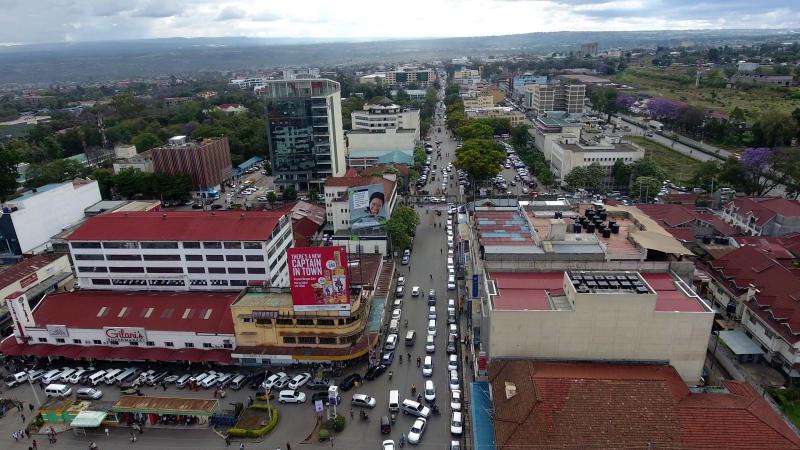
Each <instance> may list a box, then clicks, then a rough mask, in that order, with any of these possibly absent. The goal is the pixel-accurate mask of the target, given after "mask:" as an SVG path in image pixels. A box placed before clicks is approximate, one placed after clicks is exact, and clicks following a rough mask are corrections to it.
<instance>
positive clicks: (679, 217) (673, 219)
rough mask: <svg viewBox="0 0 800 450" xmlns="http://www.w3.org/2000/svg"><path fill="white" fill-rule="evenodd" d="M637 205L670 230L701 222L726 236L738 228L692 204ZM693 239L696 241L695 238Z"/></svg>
mask: <svg viewBox="0 0 800 450" xmlns="http://www.w3.org/2000/svg"><path fill="white" fill-rule="evenodd" d="M636 207H637V208H639V210H640V211H642V212H643V213H645V214H647V215H648V216H649V217H650V218H651V219H653V220H655V221H656V222H658V224H659V225H661V226H662V227H664V228H665V229H667V230H668V231H669V229H670V228H688V227H691V226H692V225H693V224H695V223H700V224H705V225H707V226H710V227H712V228H714V229H715V230H716V231H717V232H718V233H720V234H722V235H724V236H732V235H734V234H735V233H736V230H734V229H733V227H731V226H730V225H728V224H727V223H725V221H724V220H722V219H721V218H719V217H717V216H716V215H714V214H712V213H706V212H701V211H697V210H695V209H694V207H692V206H687V205H678V204H641V205H636ZM676 237H678V236H676ZM680 237H684V238H685V237H688V235H681V236H680ZM680 237H679V238H680ZM691 240H692V241H694V238H692V239H691Z"/></svg>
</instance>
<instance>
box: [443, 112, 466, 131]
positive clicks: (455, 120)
mask: <svg viewBox="0 0 800 450" xmlns="http://www.w3.org/2000/svg"><path fill="white" fill-rule="evenodd" d="M465 120H466V118H465V117H464V113H462V112H460V111H455V112H452V113H450V114H448V115H447V127H448V128H450V129H451V130H455V129H458V127H460V126H461V124H462V123H464V121H465Z"/></svg>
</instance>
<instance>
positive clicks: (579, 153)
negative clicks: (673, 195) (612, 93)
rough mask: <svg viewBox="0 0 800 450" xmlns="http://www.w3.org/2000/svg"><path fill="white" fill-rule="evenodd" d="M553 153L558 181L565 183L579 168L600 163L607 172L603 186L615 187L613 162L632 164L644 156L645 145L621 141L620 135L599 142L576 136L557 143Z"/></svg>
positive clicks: (554, 145) (552, 162) (551, 165)
mask: <svg viewBox="0 0 800 450" xmlns="http://www.w3.org/2000/svg"><path fill="white" fill-rule="evenodd" d="M552 150H553V151H552V154H551V155H550V170H551V171H552V172H553V176H554V177H555V178H556V180H560V181H561V182H562V184H563V182H564V179H565V178H566V177H567V175H569V173H570V172H572V171H573V170H574V169H576V168H578V167H587V166H590V165H592V164H598V165H600V167H602V168H603V170H604V171H605V178H604V179H603V181H602V182H603V189H610V188H612V187H613V186H614V176H613V174H612V171H613V169H614V163H616V162H617V161H622V162H624V163H625V164H631V163H632V162H634V161H637V160H640V159H642V158H644V148H642V147H640V146H638V145H636V144H633V143H630V142H620V141H619V138H617V137H604V138H602V139H600V140H596V141H582V140H580V139H576V138H574V137H566V136H565V137H563V138H561V140H559V141H557V142H554V143H553V147H552Z"/></svg>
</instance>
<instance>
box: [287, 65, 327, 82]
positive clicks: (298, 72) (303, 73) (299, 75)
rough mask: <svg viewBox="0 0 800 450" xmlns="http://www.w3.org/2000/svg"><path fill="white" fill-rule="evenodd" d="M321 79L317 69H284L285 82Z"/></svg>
mask: <svg viewBox="0 0 800 450" xmlns="http://www.w3.org/2000/svg"><path fill="white" fill-rule="evenodd" d="M310 78H319V69H318V68H316V67H305V68H299V69H298V68H292V69H283V79H284V80H303V79H310Z"/></svg>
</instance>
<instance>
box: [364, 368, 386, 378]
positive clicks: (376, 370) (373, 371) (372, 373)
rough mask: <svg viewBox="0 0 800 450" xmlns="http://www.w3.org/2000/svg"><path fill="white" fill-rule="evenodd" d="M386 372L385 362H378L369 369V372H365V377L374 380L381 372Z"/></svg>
mask: <svg viewBox="0 0 800 450" xmlns="http://www.w3.org/2000/svg"><path fill="white" fill-rule="evenodd" d="M384 372H386V366H385V365H383V364H378V365H377V366H372V367H370V368H369V369H367V372H366V373H365V374H364V379H366V380H370V381H371V380H374V379H376V378H378V377H379V376H380V375H381V374H383V373H384Z"/></svg>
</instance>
